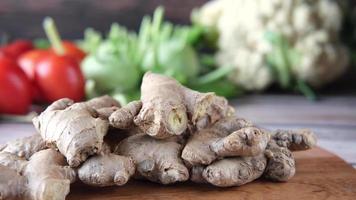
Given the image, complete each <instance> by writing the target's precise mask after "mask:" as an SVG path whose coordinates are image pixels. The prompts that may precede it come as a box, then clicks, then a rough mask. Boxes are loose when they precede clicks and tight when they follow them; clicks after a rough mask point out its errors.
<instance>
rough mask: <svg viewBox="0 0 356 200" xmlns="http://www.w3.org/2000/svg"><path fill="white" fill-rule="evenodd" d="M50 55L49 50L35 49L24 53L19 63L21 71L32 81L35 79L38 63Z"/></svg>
mask: <svg viewBox="0 0 356 200" xmlns="http://www.w3.org/2000/svg"><path fill="white" fill-rule="evenodd" d="M48 54H50V53H49V52H48V51H47V50H43V49H35V50H32V51H29V52H26V53H24V54H23V55H21V56H20V57H19V59H18V60H17V63H18V64H19V66H20V67H21V69H22V70H23V71H24V72H25V73H26V75H27V77H28V78H29V79H30V80H34V78H35V67H36V66H37V63H38V62H39V61H40V60H41V59H42V58H43V57H44V56H47V55H48Z"/></svg>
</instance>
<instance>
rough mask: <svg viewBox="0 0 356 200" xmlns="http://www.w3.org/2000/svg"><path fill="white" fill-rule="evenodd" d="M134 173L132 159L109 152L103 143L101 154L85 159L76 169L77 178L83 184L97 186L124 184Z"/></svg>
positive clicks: (108, 148)
mask: <svg viewBox="0 0 356 200" xmlns="http://www.w3.org/2000/svg"><path fill="white" fill-rule="evenodd" d="M134 173H135V163H134V161H133V160H132V159H131V158H129V157H126V156H120V155H116V154H113V153H111V148H110V146H109V145H108V144H106V143H104V145H103V149H102V152H101V154H99V155H95V156H92V157H91V158H89V159H87V160H86V161H85V162H84V163H83V164H82V165H81V166H80V168H79V169H78V178H79V179H80V180H81V181H82V182H83V183H85V184H88V185H91V186H97V187H105V186H113V185H119V186H121V185H124V184H126V183H127V181H128V180H129V179H130V177H131V176H132V175H133V174H134Z"/></svg>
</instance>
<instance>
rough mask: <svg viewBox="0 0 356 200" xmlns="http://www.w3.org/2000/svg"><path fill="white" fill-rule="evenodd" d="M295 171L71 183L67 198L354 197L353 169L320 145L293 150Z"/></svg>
mask: <svg viewBox="0 0 356 200" xmlns="http://www.w3.org/2000/svg"><path fill="white" fill-rule="evenodd" d="M294 155H295V158H296V163H297V174H296V175H295V176H294V177H293V178H292V179H291V180H290V181H288V182H286V183H274V182H268V181H265V180H258V181H255V182H253V183H249V184H247V185H244V186H241V187H231V188H216V187H213V186H211V185H207V184H202V185H201V184H194V183H190V182H186V183H180V184H176V185H170V186H162V185H158V184H155V183H150V182H144V181H131V182H130V183H128V184H127V185H125V186H122V187H108V188H93V187H88V186H84V185H80V184H78V185H74V186H73V187H72V188H71V193H70V195H69V196H68V198H67V199H69V200H79V199H86V200H93V199H97V200H113V199H120V200H124V199H130V200H154V199H164V200H176V199H182V200H239V199H246V200H247V199H248V200H257V199H271V200H272V199H273V200H279V199H280V200H289V199H291V200H293V199H298V200H320V199H328V200H332V199H337V200H344V199H350V200H356V170H355V169H353V168H352V167H351V166H349V165H348V164H346V163H345V162H344V161H343V160H341V159H340V158H338V157H337V156H335V155H333V154H331V153H329V152H327V151H325V150H323V149H321V148H315V149H313V150H310V151H305V152H297V153H295V154H294Z"/></svg>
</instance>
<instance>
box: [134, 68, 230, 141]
mask: <svg viewBox="0 0 356 200" xmlns="http://www.w3.org/2000/svg"><path fill="white" fill-rule="evenodd" d="M141 101H142V109H141V110H140V112H139V114H138V115H137V116H136V117H135V119H134V122H135V124H136V125H137V126H138V127H140V128H141V130H142V131H143V132H145V133H147V134H148V135H150V136H152V137H155V138H158V139H162V138H167V137H170V136H175V135H181V134H182V133H183V132H184V131H185V130H186V129H187V127H188V125H189V124H190V123H191V124H192V125H193V126H194V127H195V128H197V129H198V130H199V129H202V128H205V127H208V126H209V125H211V124H213V123H215V122H216V121H218V120H219V119H222V118H224V117H226V116H228V115H231V113H232V109H231V107H230V106H229V105H228V103H227V100H226V99H225V98H223V97H219V96H216V95H215V94H214V93H200V92H197V91H193V90H191V89H188V88H186V87H184V86H182V85H181V84H179V83H178V82H177V81H176V80H174V79H172V78H170V77H166V76H163V75H158V74H153V73H150V72H147V73H146V74H145V75H144V77H143V80H142V85H141Z"/></svg>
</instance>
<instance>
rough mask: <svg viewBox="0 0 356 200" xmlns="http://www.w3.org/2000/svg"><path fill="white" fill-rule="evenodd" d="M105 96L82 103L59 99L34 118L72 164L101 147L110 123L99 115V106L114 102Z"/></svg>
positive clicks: (36, 125)
mask: <svg viewBox="0 0 356 200" xmlns="http://www.w3.org/2000/svg"><path fill="white" fill-rule="evenodd" d="M103 98H104V99H103V100H102V99H99V98H98V99H93V100H91V101H89V102H83V103H73V101H72V100H70V99H60V100H58V101H56V102H54V103H52V104H51V105H50V106H49V107H48V108H47V109H46V110H45V111H44V112H43V113H41V115H39V116H38V117H36V118H34V119H33V123H34V125H35V127H36V129H37V130H38V132H39V133H40V134H41V136H42V138H43V139H44V141H45V142H46V143H47V145H50V146H53V147H55V148H58V150H59V151H60V152H61V153H62V154H63V155H64V156H65V157H66V158H67V161H68V163H69V165H70V166H72V167H77V166H79V165H80V164H81V163H82V162H84V161H85V160H86V159H87V157H88V156H90V155H94V154H96V153H97V152H99V151H100V150H101V146H102V143H103V138H104V136H105V135H106V132H107V130H108V128H109V123H108V121H107V120H105V119H102V118H100V117H99V115H98V113H97V111H96V109H100V108H102V107H101V106H110V107H111V106H112V104H113V103H112V102H111V100H110V99H108V98H107V97H105V96H104V97H103ZM104 100H105V101H104ZM106 101H109V102H108V103H104V102H106Z"/></svg>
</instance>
